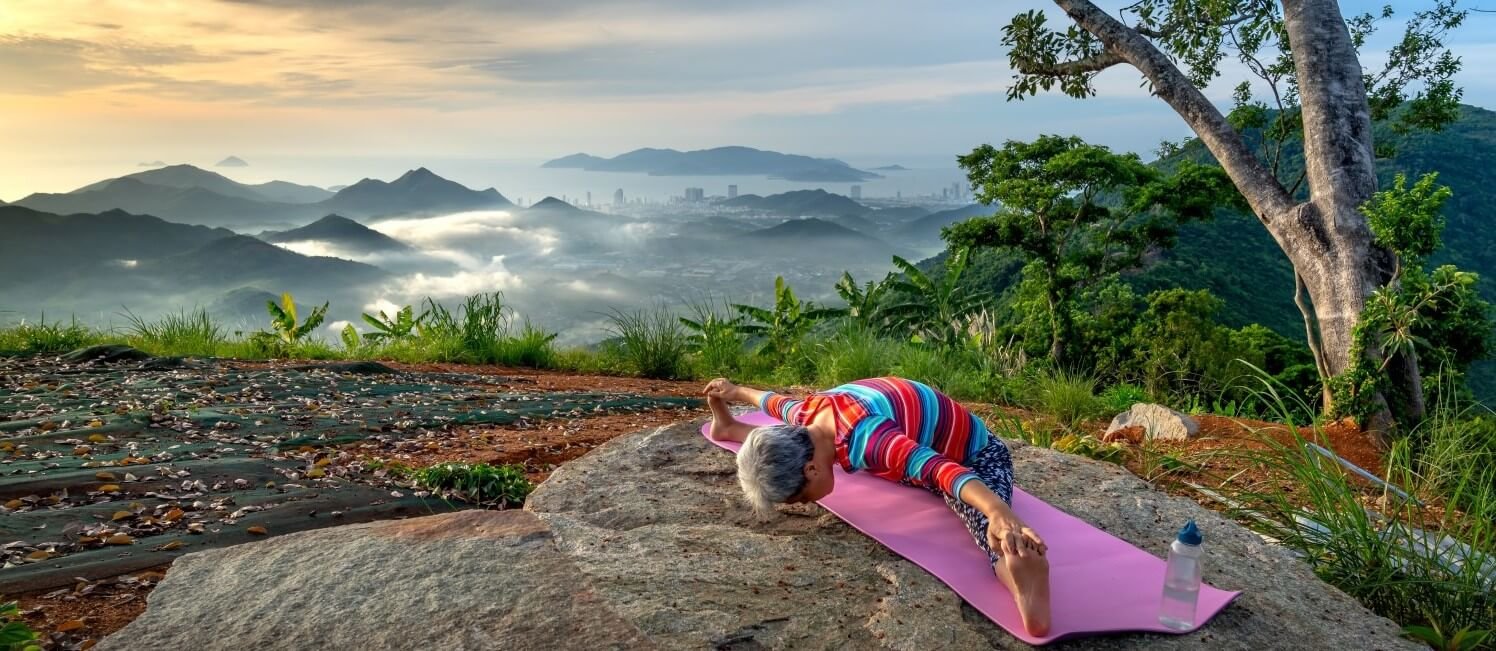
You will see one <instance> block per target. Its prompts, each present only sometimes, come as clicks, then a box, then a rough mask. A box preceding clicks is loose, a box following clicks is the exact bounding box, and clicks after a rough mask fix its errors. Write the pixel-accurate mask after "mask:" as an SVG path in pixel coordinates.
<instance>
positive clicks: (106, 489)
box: [99, 484, 119, 493]
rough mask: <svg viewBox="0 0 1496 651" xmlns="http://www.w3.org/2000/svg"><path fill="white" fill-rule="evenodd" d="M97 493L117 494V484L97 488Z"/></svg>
mask: <svg viewBox="0 0 1496 651" xmlns="http://www.w3.org/2000/svg"><path fill="white" fill-rule="evenodd" d="M99 491H100V492H103V493H118V492H119V484H104V485H103V486H100V487H99Z"/></svg>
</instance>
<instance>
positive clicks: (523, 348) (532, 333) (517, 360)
mask: <svg viewBox="0 0 1496 651" xmlns="http://www.w3.org/2000/svg"><path fill="white" fill-rule="evenodd" d="M555 341H556V333H554V332H546V331H545V330H544V329H542V328H540V327H539V326H536V325H534V324H533V323H531V322H530V320H529V319H525V325H524V327H522V328H520V331H519V335H517V336H514V337H509V338H507V339H506V340H505V341H504V344H503V346H502V347H501V348H500V352H499V355H498V359H496V360H494V361H497V362H498V363H500V364H506V365H509V366H521V367H525V368H553V367H555V365H556V346H555V344H554V342H555Z"/></svg>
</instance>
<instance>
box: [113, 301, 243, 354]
mask: <svg viewBox="0 0 1496 651" xmlns="http://www.w3.org/2000/svg"><path fill="white" fill-rule="evenodd" d="M125 319H126V320H128V321H129V324H130V325H129V326H128V330H127V332H128V334H129V337H130V340H131V341H130V343H131V345H133V346H135V347H136V348H140V349H142V350H145V351H147V352H150V353H154V354H157V355H172V356H181V357H212V356H214V355H217V354H218V349H219V347H220V346H222V345H223V343H224V342H225V341H227V340H228V335H227V333H226V332H225V331H224V329H223V327H222V326H220V325H218V323H217V322H216V321H214V320H213V316H212V315H210V314H208V311H207V310H205V309H203V308H197V309H195V310H192V311H190V312H188V311H183V312H176V313H173V314H167V315H165V316H162V317H161V318H160V319H157V320H155V321H147V320H146V319H143V318H141V317H139V316H136V315H135V313H134V312H131V311H129V310H128V309H127V310H125Z"/></svg>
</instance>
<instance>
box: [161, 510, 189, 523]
mask: <svg viewBox="0 0 1496 651" xmlns="http://www.w3.org/2000/svg"><path fill="white" fill-rule="evenodd" d="M184 515H186V512H184V511H182V509H175V508H174V509H172V510H170V511H167V512H166V515H163V516H161V518H162V519H164V520H166V521H167V522H176V521H177V520H181V519H182V516H184Z"/></svg>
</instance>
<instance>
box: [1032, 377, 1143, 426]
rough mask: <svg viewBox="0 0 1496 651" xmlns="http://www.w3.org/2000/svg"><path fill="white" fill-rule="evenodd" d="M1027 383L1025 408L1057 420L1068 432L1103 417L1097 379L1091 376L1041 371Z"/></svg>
mask: <svg viewBox="0 0 1496 651" xmlns="http://www.w3.org/2000/svg"><path fill="white" fill-rule="evenodd" d="M1028 383H1029V387H1028V390H1027V391H1026V394H1027V395H1025V396H1024V397H1023V401H1024V406H1025V407H1028V408H1030V409H1033V410H1035V411H1039V412H1042V413H1045V414H1048V415H1050V416H1052V417H1054V419H1055V421H1056V422H1058V423H1059V424H1060V425H1061V426H1062V427H1065V428H1067V429H1073V428H1074V427H1075V426H1076V425H1079V424H1080V423H1081V422H1082V421H1085V420H1088V419H1091V418H1096V417H1097V416H1100V415H1101V413H1102V410H1103V409H1105V406H1104V405H1103V404H1102V402H1101V401H1100V400H1098V399H1097V398H1096V379H1095V378H1092V377H1090V376H1087V375H1082V374H1079V373H1068V372H1062V371H1050V372H1039V373H1035V374H1034V375H1033V377H1031V378H1029V379H1028ZM1129 406H1130V405H1129Z"/></svg>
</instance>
